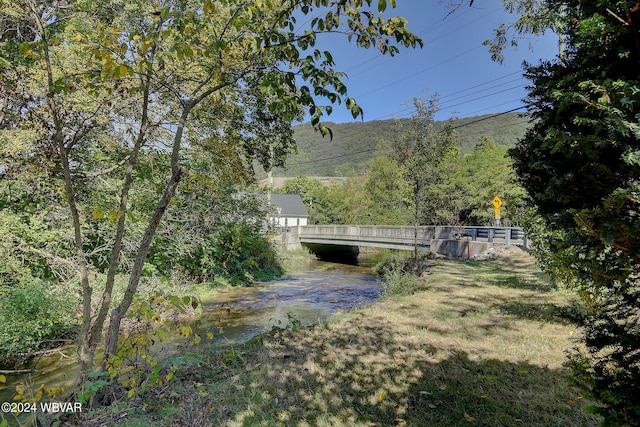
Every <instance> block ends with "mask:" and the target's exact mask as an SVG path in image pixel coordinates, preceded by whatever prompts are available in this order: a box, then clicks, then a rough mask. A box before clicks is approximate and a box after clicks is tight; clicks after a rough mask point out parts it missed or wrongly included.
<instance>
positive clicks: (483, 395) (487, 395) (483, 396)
mask: <svg viewBox="0 0 640 427" xmlns="http://www.w3.org/2000/svg"><path fill="white" fill-rule="evenodd" d="M487 397H489V393H485V394H481V395H480V396H478V398H480V399H486V398H487Z"/></svg>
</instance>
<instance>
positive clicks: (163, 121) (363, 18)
mask: <svg viewBox="0 0 640 427" xmlns="http://www.w3.org/2000/svg"><path fill="white" fill-rule="evenodd" d="M388 3H390V4H392V5H393V4H395V1H393V0H391V1H389V2H387V1H380V2H378V4H377V6H378V11H380V12H382V11H384V10H385V9H386V7H387V4H388ZM366 4H367V5H368V6H371V1H367V2H366ZM12 5H14V6H15V7H12V8H11V9H10V11H11V15H10V16H9V17H10V18H11V20H10V22H15V23H16V25H15V26H12V27H11V28H19V29H28V31H22V30H21V31H20V35H21V37H22V38H20V39H19V38H17V37H8V36H7V34H10V32H9V33H8V32H7V31H13V30H5V28H6V27H3V28H2V31H3V33H2V37H3V39H2V40H3V43H4V46H3V49H2V51H3V54H2V55H3V56H2V60H3V66H5V67H4V68H5V69H4V70H3V73H2V76H1V77H0V84H1V87H2V93H3V96H4V98H3V99H4V100H9V101H7V102H5V101H3V103H5V104H7V106H6V107H5V106H3V109H2V120H3V122H2V123H1V126H2V128H3V129H4V130H3V132H2V135H1V138H2V147H3V152H2V155H3V157H2V159H3V160H2V161H3V164H7V163H6V162H8V161H9V160H10V161H11V162H16V163H22V164H25V165H29V166H30V167H33V168H41V169H42V170H46V171H47V173H49V176H50V177H51V178H52V179H54V180H56V181H58V182H61V183H62V184H63V194H64V197H65V199H66V204H67V207H68V210H69V213H70V217H71V224H72V229H73V236H74V237H73V247H74V252H75V256H74V263H75V264H76V267H77V271H78V275H79V281H80V283H81V294H82V325H81V328H80V332H79V334H78V344H79V354H80V362H81V369H82V372H83V373H84V374H85V375H86V374H87V373H88V372H89V371H90V370H91V369H92V368H93V360H94V354H95V350H96V347H97V346H98V344H99V342H100V340H101V336H102V333H103V329H104V325H105V323H106V320H107V317H109V329H108V332H107V334H106V340H105V352H106V356H107V358H106V360H107V361H108V357H109V355H111V354H114V353H115V350H116V346H117V342H118V337H119V330H120V322H121V320H122V318H123V316H124V315H125V313H126V312H127V310H128V308H129V306H130V305H131V302H132V299H133V296H134V294H135V292H136V289H137V287H138V284H139V281H140V277H141V274H142V270H143V267H144V264H145V260H146V259H147V255H148V253H149V251H150V248H151V244H152V242H153V238H154V236H155V234H156V231H157V230H158V226H159V224H160V223H161V221H162V219H163V217H164V216H165V214H166V212H167V209H168V208H169V206H170V204H171V201H172V200H173V198H174V196H175V194H176V192H177V191H178V190H177V189H178V185H179V183H180V182H181V180H182V178H183V176H184V175H185V163H184V156H185V154H186V152H188V150H189V149H190V147H191V144H194V143H197V142H198V141H200V139H199V138H198V135H199V133H198V132H200V131H202V130H204V131H205V132H206V133H205V134H206V138H205V141H206V140H209V141H215V142H216V143H217V146H218V147H222V148H223V151H222V152H221V153H222V157H224V158H225V159H226V158H234V159H235V158H241V159H244V160H245V161H246V162H245V163H244V164H245V165H249V164H251V160H252V159H254V158H258V159H261V160H263V161H264V159H272V157H273V156H272V155H271V151H270V149H269V147H270V145H269V144H266V143H265V137H266V136H267V135H268V134H269V128H268V126H267V123H265V121H267V120H272V119H273V120H276V121H280V122H281V124H282V126H281V125H277V128H278V129H279V132H280V131H282V130H283V129H286V124H287V123H290V122H291V120H293V119H294V118H295V117H297V116H298V115H299V113H300V109H301V108H304V109H306V111H308V112H309V114H310V115H311V118H312V119H311V122H312V124H313V126H314V127H316V129H318V130H319V131H320V132H322V133H323V134H329V133H330V130H329V129H328V128H327V127H326V126H324V125H323V124H322V123H321V121H320V120H321V118H322V117H323V116H324V115H326V114H328V113H330V112H331V109H332V106H331V105H322V104H320V103H317V102H316V101H317V100H319V99H326V100H328V101H329V102H330V103H332V104H333V103H340V102H344V103H345V105H346V107H347V108H348V109H350V110H351V112H352V114H353V116H354V118H355V117H358V116H359V115H360V114H361V109H360V107H359V106H358V105H357V103H356V102H355V100H354V99H352V98H349V97H348V95H347V89H346V86H345V85H344V83H343V81H342V78H343V74H342V73H340V72H337V71H335V70H334V66H335V64H334V62H333V59H332V57H331V54H330V52H326V51H325V52H320V51H318V50H317V49H314V45H315V40H316V37H317V35H318V34H320V33H323V32H342V33H344V34H345V36H346V37H347V38H348V39H349V40H352V39H353V40H355V42H356V44H358V45H359V46H362V47H370V46H377V47H378V48H379V49H380V51H381V52H382V53H384V54H390V55H394V54H396V53H397V52H398V51H399V49H398V47H401V46H407V47H409V46H411V47H415V46H416V45H419V44H421V43H422V42H421V40H420V39H419V38H417V37H416V36H414V35H413V34H411V33H410V32H409V31H408V30H407V29H406V20H404V19H402V18H399V17H398V18H387V19H384V18H382V17H380V16H379V15H378V14H377V13H375V11H372V10H364V9H363V5H362V1H359V0H348V1H329V0H279V1H252V2H236V1H226V0H224V1H223V0H220V1H211V0H205V1H199V0H163V1H160V2H148V1H145V0H134V1H124V0H120V1H115V2H98V3H96V2H89V1H86V0H78V1H74V2H57V1H52V2H37V1H35V0H16V1H15V2H14V4H12ZM3 12H4V10H3ZM311 14H313V15H315V17H314V18H313V19H312V20H311V22H310V25H309V28H306V29H305V28H302V27H301V26H300V25H298V24H297V21H296V19H297V17H299V16H301V15H311ZM4 18H5V16H3V19H2V25H4V24H5V23H6V22H9V20H5V19H4ZM7 37H8V41H5V39H6V38H7ZM4 94H10V96H5V95H4ZM267 111H268V114H267ZM9 113H10V114H9ZM269 136H271V135H269ZM9 141H19V142H20V143H19V144H16V143H15V142H13V143H11V144H10V143H9ZM282 141H283V143H282V144H281V145H280V146H282V147H284V148H283V150H282V152H283V154H284V152H286V151H287V150H288V148H287V140H286V138H285V139H283V140H282ZM187 142H188V143H187ZM7 146H14V150H13V151H12V152H11V153H10V155H8V154H7V151H5V149H4V147H7ZM156 149H159V150H164V151H165V152H167V153H168V162H165V163H162V164H160V165H157V166H158V167H160V168H161V170H162V175H163V178H162V184H161V185H159V190H160V196H159V197H158V198H157V199H156V200H155V202H154V203H153V208H152V209H151V210H150V211H149V212H146V213H145V215H144V218H145V221H146V225H145V226H144V227H141V230H140V231H141V232H140V233H139V234H137V235H136V236H135V237H136V238H137V243H136V245H135V246H136V249H135V250H133V260H132V263H131V268H130V269H129V271H128V275H129V280H128V286H127V289H126V291H125V294H124V297H123V298H122V300H120V301H112V299H113V285H114V280H115V276H116V274H117V273H118V272H120V271H121V265H122V264H121V262H122V258H123V256H124V253H123V242H124V241H125V238H128V236H130V234H129V232H128V230H129V229H130V226H131V220H132V216H133V215H132V214H133V212H131V198H132V197H135V194H136V186H137V185H138V184H139V183H140V175H139V168H140V165H141V158H142V157H144V155H145V154H146V153H148V152H150V151H152V150H156ZM9 156H10V159H9V158H8V157H9ZM5 167H6V166H5ZM104 177H109V178H110V179H113V180H115V181H116V182H119V184H118V186H117V188H116V189H113V190H112V192H111V194H108V195H107V197H106V198H104V199H103V202H104V203H108V204H109V206H108V212H110V213H111V215H104V212H105V210H106V209H104V207H103V206H100V205H98V204H96V200H95V199H92V197H91V196H92V192H91V189H92V188H95V185H96V183H97V182H98V181H99V180H101V179H103V178H104ZM92 218H93V219H95V220H103V219H104V220H108V221H109V222H110V227H109V229H110V230H111V231H112V235H111V237H110V238H109V240H108V245H109V251H108V252H109V256H108V262H107V264H108V266H107V269H106V283H105V285H104V292H103V293H102V295H101V296H99V297H98V298H95V297H94V295H93V286H92V275H91V271H92V269H93V268H95V266H93V265H92V261H91V259H90V257H89V256H88V254H87V252H86V242H87V229H88V228H90V227H91V224H92V222H91V220H92ZM94 299H97V300H98V301H99V306H98V308H97V309H95V310H93V309H92V301H94Z"/></svg>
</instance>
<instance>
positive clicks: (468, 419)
mask: <svg viewBox="0 0 640 427" xmlns="http://www.w3.org/2000/svg"><path fill="white" fill-rule="evenodd" d="M464 419H465V420H467V421H468V422H470V423H472V422H474V421H475V420H476V419H475V418H473V417H472V416H471V415H469V414H467V413H466V412H465V413H464Z"/></svg>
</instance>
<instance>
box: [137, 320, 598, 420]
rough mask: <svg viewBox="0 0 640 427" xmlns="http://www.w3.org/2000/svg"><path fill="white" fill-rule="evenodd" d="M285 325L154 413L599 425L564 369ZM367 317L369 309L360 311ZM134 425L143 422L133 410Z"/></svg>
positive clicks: (391, 335) (375, 332) (187, 379)
mask: <svg viewBox="0 0 640 427" xmlns="http://www.w3.org/2000/svg"><path fill="white" fill-rule="evenodd" d="M357 320H359V319H356V321H354V322H351V323H350V325H351V328H350V329H349V330H344V329H335V330H334V329H332V328H320V327H316V328H313V329H309V330H302V331H298V332H296V333H293V332H290V331H281V332H275V333H272V334H270V335H268V336H265V337H263V338H261V339H256V340H254V341H253V342H252V343H250V344H247V345H245V346H243V347H240V348H238V349H235V350H226V351H225V352H221V353H217V354H215V355H214V356H213V357H212V358H211V362H210V363H207V364H201V365H200V366H194V367H192V368H191V369H189V370H188V371H185V372H182V373H180V375H179V378H180V379H179V381H178V383H177V384H175V385H174V386H173V387H172V388H173V390H174V391H173V392H172V393H173V395H174V396H175V398H174V399H173V400H168V399H167V398H166V395H171V394H170V393H169V392H166V393H165V397H156V398H152V399H150V400H147V402H146V403H145V410H146V411H147V414H146V415H145V417H144V418H143V421H142V422H143V423H144V422H152V423H153V424H154V425H167V426H168V425H192V426H196V425H215V426H246V427H254V426H368V427H373V426H396V425H406V426H441V425H446V426H517V425H526V426H552V425H562V426H590V425H596V424H597V421H596V420H595V419H594V418H592V417H590V416H589V415H587V414H586V413H585V412H584V410H583V408H582V404H581V400H580V397H579V395H578V394H577V393H576V391H574V390H573V389H572V388H571V387H570V385H569V381H568V374H567V372H566V371H564V370H558V369H548V368H545V367H540V366H536V365H532V364H529V363H527V362H519V363H512V362H507V361H503V360H498V359H493V358H488V359H482V358H479V357H476V356H474V355H472V354H468V353H466V352H464V351H458V350H454V349H442V348H437V347H434V346H432V345H428V344H425V343H424V341H420V340H415V339H413V338H412V337H410V336H408V335H405V334H399V333H396V332H394V329H393V328H390V327H388V325H385V324H384V323H383V322H382V321H381V320H380V319H377V320H376V321H375V323H374V324H366V325H364V324H361V322H359V321H357ZM360 320H361V319H360ZM128 425H140V424H139V423H138V422H136V421H135V420H134V419H133V418H132V419H130V422H129V424H128Z"/></svg>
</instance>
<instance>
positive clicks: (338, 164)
mask: <svg viewBox="0 0 640 427" xmlns="http://www.w3.org/2000/svg"><path fill="white" fill-rule="evenodd" d="M400 120H408V119H400ZM326 125H327V126H328V127H329V128H330V129H331V131H332V132H333V140H331V139H330V138H329V137H322V135H320V133H319V132H314V130H313V128H312V127H311V125H310V124H308V123H305V124H301V125H297V126H295V140H296V142H297V144H298V152H297V153H294V154H292V155H291V156H290V158H289V159H288V161H287V167H286V168H284V169H277V170H274V175H275V176H298V175H307V176H345V175H348V174H349V172H350V171H352V170H355V171H356V172H359V171H362V170H363V169H364V168H365V166H366V162H367V161H368V160H369V159H371V158H373V157H374V156H375V154H376V151H382V150H385V149H387V147H388V146H389V144H388V141H389V139H390V138H392V137H393V136H394V134H395V132H396V130H395V129H396V120H394V119H390V120H375V121H371V122H354V123H331V122H328V123H326ZM452 125H453V127H454V129H455V131H456V132H457V134H458V142H459V144H460V145H461V148H462V153H463V154H466V153H469V152H471V151H473V148H474V147H475V145H476V142H477V141H478V139H479V138H480V137H481V136H483V135H489V136H490V137H491V138H493V140H494V141H495V142H496V143H497V144H498V145H499V146H504V147H511V146H513V145H514V144H515V143H516V142H517V141H518V140H519V139H520V138H521V137H522V136H523V135H524V133H525V131H526V129H527V127H528V126H529V120H528V118H527V117H526V116H523V115H522V114H521V113H504V114H500V115H496V114H486V115H482V116H475V117H466V118H464V119H457V120H453V123H452ZM259 176H264V173H262V174H259Z"/></svg>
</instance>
